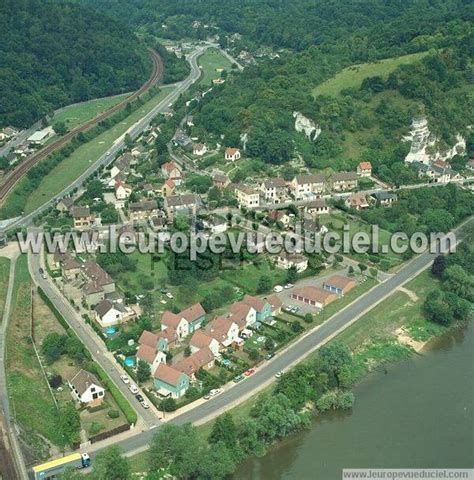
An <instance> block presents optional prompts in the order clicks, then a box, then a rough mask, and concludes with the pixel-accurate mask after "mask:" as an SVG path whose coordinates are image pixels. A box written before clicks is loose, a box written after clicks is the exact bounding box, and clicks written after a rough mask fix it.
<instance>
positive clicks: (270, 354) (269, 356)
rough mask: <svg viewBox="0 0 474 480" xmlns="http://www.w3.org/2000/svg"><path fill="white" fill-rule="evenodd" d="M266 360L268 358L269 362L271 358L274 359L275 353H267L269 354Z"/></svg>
mask: <svg viewBox="0 0 474 480" xmlns="http://www.w3.org/2000/svg"><path fill="white" fill-rule="evenodd" d="M265 358H266V359H267V360H270V358H273V353H267V354H266V355H265Z"/></svg>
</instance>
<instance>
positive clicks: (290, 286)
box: [285, 283, 294, 290]
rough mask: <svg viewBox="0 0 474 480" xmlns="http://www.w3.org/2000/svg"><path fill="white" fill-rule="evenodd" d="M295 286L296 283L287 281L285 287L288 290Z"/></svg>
mask: <svg viewBox="0 0 474 480" xmlns="http://www.w3.org/2000/svg"><path fill="white" fill-rule="evenodd" d="M293 287H294V285H293V284H292V283H287V284H286V285H285V288H286V289H287V290H288V289H289V288H293Z"/></svg>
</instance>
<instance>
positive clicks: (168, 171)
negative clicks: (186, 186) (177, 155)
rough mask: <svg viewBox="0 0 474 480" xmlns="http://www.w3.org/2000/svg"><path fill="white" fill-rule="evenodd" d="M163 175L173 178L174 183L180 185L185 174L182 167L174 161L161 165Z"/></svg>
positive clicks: (166, 177)
mask: <svg viewBox="0 0 474 480" xmlns="http://www.w3.org/2000/svg"><path fill="white" fill-rule="evenodd" d="M161 175H162V176H163V177H164V178H165V179H168V178H170V179H171V180H173V183H174V184H175V185H176V186H178V187H179V185H181V182H182V180H183V174H182V171H181V168H180V167H179V166H178V165H177V164H176V163H174V162H166V163H164V164H163V165H162V166H161Z"/></svg>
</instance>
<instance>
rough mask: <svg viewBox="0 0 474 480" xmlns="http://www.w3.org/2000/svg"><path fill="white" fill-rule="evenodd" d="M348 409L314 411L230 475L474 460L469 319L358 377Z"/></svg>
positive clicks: (288, 479)
mask: <svg viewBox="0 0 474 480" xmlns="http://www.w3.org/2000/svg"><path fill="white" fill-rule="evenodd" d="M354 393H355V396H356V402H355V405H354V407H353V409H352V411H350V412H344V413H340V412H339V413H338V412H336V413H331V414H328V415H324V416H322V417H320V418H316V419H315V420H314V421H313V425H312V428H311V430H307V431H304V432H301V433H298V434H296V435H293V436H292V437H290V438H288V439H286V440H285V441H283V442H280V443H279V444H277V445H276V446H274V447H273V448H271V449H270V450H269V452H268V453H267V454H266V455H265V456H264V457H262V458H250V459H247V460H246V461H245V462H243V463H242V464H241V465H240V466H239V468H238V472H237V474H236V475H235V476H234V479H235V480H244V479H245V480H248V479H252V480H267V479H268V480H279V479H282V480H340V479H341V477H342V476H341V470H342V468H351V467H352V468H370V467H385V468H404V467H406V468H423V467H425V468H429V467H431V468H442V467H446V468H450V467H451V468H454V467H457V468H472V467H474V408H473V403H474V402H473V399H474V325H473V324H472V323H471V324H470V325H469V326H468V327H466V328H465V329H462V330H461V329H459V330H456V331H454V332H450V333H449V334H447V335H445V336H443V337H441V338H438V339H436V340H434V341H433V342H431V343H430V345H429V348H427V349H426V351H425V352H424V353H423V354H422V355H416V356H413V358H411V359H409V360H406V361H403V362H399V363H397V364H392V365H389V366H387V369H386V372H384V371H383V369H382V370H380V371H376V372H374V373H372V374H371V375H369V376H367V377H366V378H365V379H364V380H363V381H362V382H361V383H359V384H358V385H357V386H356V387H355V389H354Z"/></svg>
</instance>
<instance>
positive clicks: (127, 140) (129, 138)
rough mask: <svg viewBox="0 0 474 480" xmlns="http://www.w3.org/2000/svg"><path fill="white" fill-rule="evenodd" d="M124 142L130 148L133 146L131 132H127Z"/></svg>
mask: <svg viewBox="0 0 474 480" xmlns="http://www.w3.org/2000/svg"><path fill="white" fill-rule="evenodd" d="M123 142H124V143H125V146H126V147H127V148H128V149H130V148H132V147H133V139H132V137H131V136H130V134H128V133H126V134H125V137H124V138H123Z"/></svg>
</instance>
